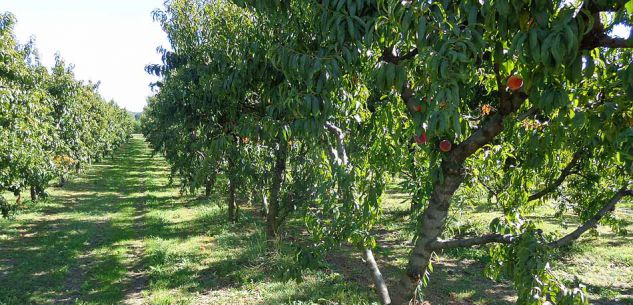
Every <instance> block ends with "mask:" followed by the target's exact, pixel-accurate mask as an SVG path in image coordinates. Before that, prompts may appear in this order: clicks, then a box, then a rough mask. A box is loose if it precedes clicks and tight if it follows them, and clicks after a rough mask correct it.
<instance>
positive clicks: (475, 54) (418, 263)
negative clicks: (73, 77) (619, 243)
mask: <svg viewBox="0 0 633 305" xmlns="http://www.w3.org/2000/svg"><path fill="white" fill-rule="evenodd" d="M632 13H633V5H631V2H630V1H629V2H627V1H618V0H616V1H599V0H596V1H593V0H584V1H549V0H532V1H523V0H517V1H515V0H512V1H510V0H491V1H475V0H469V1H400V0H322V1H309V0H283V1H278V0H257V1H247V0H234V1H194V0H171V1H167V3H166V7H165V9H164V10H162V11H156V12H155V19H156V20H157V21H158V22H160V24H161V25H162V27H163V29H164V31H165V32H166V33H167V35H168V37H169V41H170V43H171V48H170V49H164V50H162V55H163V60H162V63H161V64H156V65H150V66H148V67H147V71H148V72H149V73H152V74H155V75H158V76H160V77H161V80H160V81H159V82H157V83H156V84H155V86H156V88H157V90H158V94H157V95H156V96H155V97H153V98H152V99H151V100H150V103H149V106H148V107H147V109H146V111H145V114H144V116H143V118H142V121H143V129H144V133H145V135H146V137H147V139H148V140H149V142H150V143H151V144H152V146H153V148H154V149H155V150H156V151H157V152H158V153H160V154H162V155H164V156H165V157H166V159H167V160H168V162H169V163H170V164H171V168H172V177H173V179H176V180H178V181H180V182H181V185H182V189H183V191H188V192H196V191H197V190H199V189H205V191H206V193H207V194H208V195H210V194H211V193H213V192H214V191H219V192H220V193H221V194H226V198H227V206H228V214H229V220H230V221H238V217H239V216H238V215H239V209H240V205H243V204H244V203H246V202H247V201H251V203H252V204H255V205H256V206H259V207H260V208H261V210H262V213H263V214H264V215H265V218H266V228H265V230H266V232H267V234H268V238H269V240H270V246H271V247H273V246H274V245H275V241H277V240H279V239H282V240H283V232H284V225H285V222H286V221H287V220H288V219H291V218H294V219H300V220H302V222H303V224H304V226H305V229H306V232H308V233H309V236H310V238H311V239H310V240H311V241H312V243H311V247H310V248H309V249H303V250H302V251H300V253H299V255H298V256H297V257H298V258H299V259H300V260H299V261H300V262H302V263H305V265H306V266H307V265H309V264H310V262H312V259H311V258H313V257H314V254H318V253H322V252H323V251H327V250H328V249H331V248H333V247H336V246H338V245H340V244H341V243H343V242H349V243H351V244H353V245H354V246H356V247H358V249H359V251H362V252H363V253H364V255H365V259H366V261H367V264H368V271H367V272H368V273H370V274H371V275H372V276H373V278H374V282H375V288H376V290H377V293H378V296H379V298H380V301H381V302H382V303H383V304H398V305H400V304H411V301H413V300H420V299H421V291H423V290H422V289H421V287H422V286H424V285H425V284H426V283H427V282H428V279H429V275H430V273H431V272H432V270H433V269H432V257H433V253H439V252H441V251H442V250H444V249H449V248H460V247H473V246H485V247H488V248H489V249H490V251H489V253H490V263H489V265H488V268H487V269H486V275H487V276H490V277H492V278H506V279H509V280H511V281H512V282H513V283H514V286H515V288H516V290H517V292H518V296H519V298H518V301H517V302H518V303H519V304H550V303H556V304H586V303H587V302H588V301H587V298H586V297H585V295H584V292H583V289H567V288H565V285H564V282H563V281H562V280H561V279H558V278H556V277H555V276H554V275H553V273H552V272H550V270H549V264H548V262H549V259H550V257H551V256H550V255H549V253H551V251H552V250H554V249H558V248H561V247H566V246H568V245H569V244H571V243H572V242H575V241H576V240H577V239H578V238H579V237H580V236H581V235H582V234H583V233H585V232H587V231H588V230H590V229H591V228H593V227H594V226H596V225H597V224H598V223H603V224H609V225H611V226H612V228H613V229H614V230H616V231H618V230H619V229H618V228H619V225H618V224H620V223H621V220H618V219H617V218H616V217H615V216H614V215H613V214H612V213H611V212H612V211H613V210H614V209H615V207H616V205H617V204H618V203H619V202H620V201H621V200H629V198H630V196H631V195H633V191H631V188H632V186H631V183H632V180H633V177H632V169H633V129H632V121H633V102H632V101H633V66H632V65H631V61H632V60H633V56H632V55H633V54H632V52H631V48H632V47H633V40H632V39H631V38H621V37H613V36H609V33H610V32H611V30H612V29H613V28H614V27H616V26H626V25H629V26H630V25H631V23H632ZM217 177H221V178H222V179H218V178H217ZM394 177H396V178H398V179H401V180H402V184H401V186H402V188H403V189H404V190H406V191H407V192H408V193H409V195H410V198H409V201H410V202H411V209H410V211H409V212H408V213H409V215H408V216H409V217H408V218H407V219H410V221H411V222H412V225H411V226H402V227H414V228H415V229H414V232H412V233H413V234H415V236H416V237H415V239H414V240H413V245H414V246H413V247H412V249H411V251H410V254H409V255H408V256H407V257H405V258H401V259H404V260H406V261H407V262H408V263H407V267H406V268H405V269H404V270H402V272H401V276H400V277H399V278H397V279H387V280H386V279H384V278H383V277H382V275H381V273H380V271H379V266H378V264H377V263H376V262H375V260H374V258H373V254H372V249H373V248H374V247H376V246H377V245H376V239H375V238H374V236H373V235H372V232H374V229H375V228H377V227H380V226H383V225H384V224H385V222H387V221H389V220H388V219H386V218H383V217H382V215H381V214H382V198H383V195H384V193H385V191H386V186H387V184H388V183H389V181H390V180H391V179H393V178H394ZM544 204H550V205H554V207H555V209H556V210H557V211H559V213H560V214H561V215H562V214H563V213H571V214H575V215H576V216H577V217H578V218H579V219H580V221H581V222H582V224H581V225H580V226H579V227H578V228H577V229H576V230H574V231H573V232H572V233H571V234H568V235H564V236H563V235H560V234H558V233H555V232H543V231H542V230H541V229H540V228H538V225H537V224H536V223H534V222H532V221H530V220H529V219H527V218H526V217H524V215H526V214H529V213H530V212H531V211H532V210H533V209H534V208H535V207H538V206H540V205H544ZM473 205H475V206H482V207H484V208H487V209H493V210H496V211H498V213H499V214H500V215H503V216H502V217H499V218H496V219H495V220H494V221H493V222H492V223H491V224H490V232H488V233H487V234H485V235H482V236H471V237H469V238H462V239H451V237H452V236H451V233H450V231H449V230H446V228H447V227H448V226H449V225H450V221H451V218H449V212H451V211H453V212H457V213H455V215H461V214H460V213H459V210H460V209H463V208H464V207H466V206H473ZM560 219H562V218H560ZM403 230H406V229H403ZM280 235H281V236H280ZM383 246H384V247H387V246H386V245H383ZM414 303H415V302H414ZM416 304H417V303H416Z"/></svg>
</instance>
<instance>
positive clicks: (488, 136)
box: [451, 92, 527, 164]
mask: <svg viewBox="0 0 633 305" xmlns="http://www.w3.org/2000/svg"><path fill="white" fill-rule="evenodd" d="M526 99H527V95H526V94H525V93H522V92H517V93H514V94H512V96H510V100H509V105H510V107H508V109H506V110H505V111H499V112H497V113H496V114H495V115H494V116H492V117H491V118H490V120H488V121H487V122H486V123H485V124H484V125H483V126H482V127H481V128H479V129H478V130H477V131H475V132H474V133H473V134H472V135H470V136H469V137H468V138H467V139H466V140H464V142H462V143H460V144H459V145H458V146H457V147H456V148H455V149H454V150H453V151H451V154H452V156H451V157H452V158H451V159H452V160H454V162H455V163H458V164H461V163H463V162H464V161H465V160H466V158H468V157H470V156H471V155H472V154H474V153H475V152H476V151H477V150H478V149H480V148H481V147H483V146H484V145H486V144H488V143H490V141H491V140H492V139H494V138H495V137H496V136H497V135H498V134H500V133H501V132H502V131H503V121H504V119H505V118H506V117H507V116H509V115H510V114H512V113H513V112H514V111H516V110H517V109H519V107H520V106H521V104H523V102H524V101H525V100H526ZM501 110H503V109H501Z"/></svg>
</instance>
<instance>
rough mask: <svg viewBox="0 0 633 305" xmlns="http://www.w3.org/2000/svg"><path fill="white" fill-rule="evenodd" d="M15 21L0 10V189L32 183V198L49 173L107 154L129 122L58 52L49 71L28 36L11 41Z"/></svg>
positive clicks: (6, 206) (40, 191)
mask: <svg viewBox="0 0 633 305" xmlns="http://www.w3.org/2000/svg"><path fill="white" fill-rule="evenodd" d="M14 23H15V20H14V17H13V16H12V15H11V14H10V13H5V14H2V15H0V38H1V41H2V44H1V45H0V195H1V194H2V193H4V192H5V191H7V190H8V191H11V192H13V193H15V194H16V195H19V194H20V193H21V192H22V191H23V190H24V189H25V188H28V187H30V188H31V194H32V196H38V195H44V193H43V192H44V189H45V188H46V186H47V184H48V183H49V182H50V181H51V180H52V179H54V178H56V177H60V178H61V179H62V180H65V179H66V177H67V176H68V175H69V174H70V173H71V171H75V170H79V169H80V168H81V167H82V166H83V165H85V164H88V163H90V162H92V161H93V160H98V159H99V158H102V157H103V156H105V155H106V154H109V153H112V152H113V150H114V149H115V148H116V147H118V146H119V145H120V144H122V143H123V142H124V141H126V140H127V138H128V136H129V134H130V131H131V122H132V120H131V117H130V116H129V115H128V114H127V113H126V112H125V111H124V110H122V109H120V108H119V107H118V106H116V105H115V104H114V102H106V101H105V100H104V99H103V98H102V97H101V96H100V95H99V94H98V92H97V89H98V86H97V85H94V84H91V83H88V84H85V83H83V82H81V81H78V80H76V79H75V77H74V75H73V72H72V67H71V66H67V65H66V64H65V63H64V62H63V60H62V59H61V58H60V57H59V56H57V58H56V63H55V65H54V67H52V69H51V72H50V73H49V72H48V71H47V69H46V68H45V67H43V66H42V65H41V64H40V63H39V61H38V56H37V54H36V53H35V51H34V45H33V43H32V42H30V43H28V44H26V45H19V44H18V43H17V42H16V39H15V37H14V34H13V25H14ZM33 199H35V198H33ZM3 201H4V200H3ZM2 209H3V211H6V210H8V209H10V207H9V204H8V203H6V204H2ZM4 214H6V213H4ZM5 216H6V215H5Z"/></svg>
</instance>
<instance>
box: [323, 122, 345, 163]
mask: <svg viewBox="0 0 633 305" xmlns="http://www.w3.org/2000/svg"><path fill="white" fill-rule="evenodd" d="M324 126H325V128H326V129H327V130H328V131H330V132H331V133H332V134H333V135H334V137H335V138H336V154H335V155H336V159H337V162H339V164H340V165H343V166H347V163H348V159H347V152H346V151H345V133H343V131H342V130H341V129H340V128H338V127H336V126H335V125H334V124H332V123H330V122H327V123H325V125H324Z"/></svg>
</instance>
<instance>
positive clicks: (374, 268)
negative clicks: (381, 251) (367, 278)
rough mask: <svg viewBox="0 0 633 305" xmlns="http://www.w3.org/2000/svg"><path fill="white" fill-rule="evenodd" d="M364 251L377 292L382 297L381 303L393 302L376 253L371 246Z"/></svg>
mask: <svg viewBox="0 0 633 305" xmlns="http://www.w3.org/2000/svg"><path fill="white" fill-rule="evenodd" d="M363 252H364V254H365V264H367V267H368V268H369V270H370V271H371V275H372V277H373V278H374V284H375V285H376V292H377V293H378V297H379V298H380V304H391V298H390V297H389V289H388V287H387V283H386V282H385V279H384V278H383V277H382V273H380V269H379V268H378V264H377V263H376V260H375V259H374V253H373V252H372V251H371V249H369V248H365V249H363Z"/></svg>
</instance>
